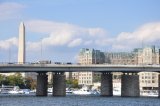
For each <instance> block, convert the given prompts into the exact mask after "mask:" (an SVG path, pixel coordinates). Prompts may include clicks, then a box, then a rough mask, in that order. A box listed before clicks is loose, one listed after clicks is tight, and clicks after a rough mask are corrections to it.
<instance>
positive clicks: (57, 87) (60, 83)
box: [52, 72, 66, 96]
mask: <svg viewBox="0 0 160 106" xmlns="http://www.w3.org/2000/svg"><path fill="white" fill-rule="evenodd" d="M52 95H53V96H66V82H65V75H64V73H62V72H56V73H55V74H54V75H53V94H52Z"/></svg>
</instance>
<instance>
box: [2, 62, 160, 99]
mask: <svg viewBox="0 0 160 106" xmlns="http://www.w3.org/2000/svg"><path fill="white" fill-rule="evenodd" d="M85 71H92V72H101V96H113V81H112V77H113V76H112V72H122V73H123V74H122V76H121V96H127V97H138V96H140V89H139V75H138V74H137V73H138V72H160V65H108V64H98V65H97V64H96V65H95V64H92V65H76V64H0V72H1V73H4V72H5V73H7V72H37V73H38V75H37V87H36V95H37V96H47V88H48V76H47V74H46V73H47V72H54V74H53V94H52V95H53V96H65V95H66V84H65V75H64V72H85ZM158 90H159V97H160V75H159V89H158Z"/></svg>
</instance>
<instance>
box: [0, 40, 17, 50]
mask: <svg viewBox="0 0 160 106" xmlns="http://www.w3.org/2000/svg"><path fill="white" fill-rule="evenodd" d="M17 45H18V39H17V38H15V37H13V38H10V39H7V40H1V41H0V48H1V49H9V48H10V47H12V46H17Z"/></svg>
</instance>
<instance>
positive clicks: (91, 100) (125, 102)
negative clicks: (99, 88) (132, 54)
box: [0, 95, 160, 106]
mask: <svg viewBox="0 0 160 106" xmlns="http://www.w3.org/2000/svg"><path fill="white" fill-rule="evenodd" d="M0 106H160V98H157V97H137V98H133V97H128V98H126V97H101V96H79V95H67V96H66V97H53V96H51V95H49V96H47V97H36V96H35V95H0Z"/></svg>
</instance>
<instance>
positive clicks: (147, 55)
mask: <svg viewBox="0 0 160 106" xmlns="http://www.w3.org/2000/svg"><path fill="white" fill-rule="evenodd" d="M105 63H106V64H115V65H116V64H120V65H155V64H159V63H160V49H159V48H156V47H155V46H146V47H144V48H135V49H134V50H133V51H132V52H110V53H108V52H106V53H105ZM143 71H144V70H142V72H140V73H139V79H140V90H141V91H145V90H151V89H154V90H155V89H158V73H156V72H155V73H153V72H143ZM120 76H121V73H113V79H117V81H118V79H120V78H121V77H120Z"/></svg>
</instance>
